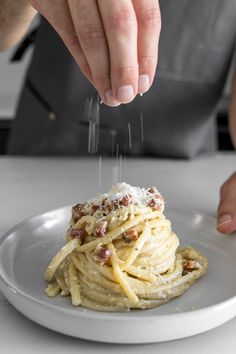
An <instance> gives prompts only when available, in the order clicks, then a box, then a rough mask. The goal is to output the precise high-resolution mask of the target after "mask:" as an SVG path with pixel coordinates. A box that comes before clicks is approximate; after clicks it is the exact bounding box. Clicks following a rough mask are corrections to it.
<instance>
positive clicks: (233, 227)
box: [217, 173, 236, 234]
mask: <svg viewBox="0 0 236 354" xmlns="http://www.w3.org/2000/svg"><path fill="white" fill-rule="evenodd" d="M217 214H218V215H217V219H218V220H217V224H218V225H217V229H218V230H219V231H220V232H222V233H227V234H229V233H232V232H234V231H236V173H234V174H233V175H232V176H231V177H230V178H229V179H228V180H227V181H226V182H225V183H224V184H223V186H222V187H221V190H220V203H219V207H218V213H217Z"/></svg>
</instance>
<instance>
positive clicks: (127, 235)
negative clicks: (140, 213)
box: [122, 229, 138, 243]
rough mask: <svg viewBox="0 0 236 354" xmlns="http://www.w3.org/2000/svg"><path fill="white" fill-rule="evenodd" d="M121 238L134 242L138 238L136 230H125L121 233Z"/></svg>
mask: <svg viewBox="0 0 236 354" xmlns="http://www.w3.org/2000/svg"><path fill="white" fill-rule="evenodd" d="M122 238H123V240H124V241H125V242H130V243H131V242H134V241H136V240H137V239H138V231H136V230H132V229H130V230H127V231H125V232H124V233H123V234H122Z"/></svg>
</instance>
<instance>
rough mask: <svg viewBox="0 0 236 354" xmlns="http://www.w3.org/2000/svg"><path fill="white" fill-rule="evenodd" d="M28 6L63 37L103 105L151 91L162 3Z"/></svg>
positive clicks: (86, 0)
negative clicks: (160, 5)
mask: <svg viewBox="0 0 236 354" xmlns="http://www.w3.org/2000/svg"><path fill="white" fill-rule="evenodd" d="M29 3H30V4H31V5H32V6H33V7H34V8H35V9H36V10H37V11H38V12H40V13H41V14H42V15H43V16H44V17H45V18H46V19H47V20H48V21H49V23H50V24H51V25H52V26H53V27H54V29H55V30H56V31H57V32H58V34H59V35H60V36H61V38H62V40H63V41H64V43H65V45H66V46H67V48H68V49H69V51H70V52H71V54H72V55H73V57H74V59H75V60H76V62H77V63H78V64H79V66H80V69H81V70H82V72H83V73H84V75H85V76H86V77H87V78H88V79H89V80H90V81H91V83H92V84H93V85H94V86H95V87H96V89H97V90H98V92H99V94H100V96H101V99H102V100H103V101H104V103H106V104H108V105H110V106H117V105H119V104H120V103H128V102H131V101H132V100H133V99H134V97H135V96H136V95H137V93H144V92H146V91H147V90H148V89H149V88H150V86H151V84H152V81H153V79H154V75H155V70H156V65H157V53H158V41H159V34H160V27H161V20H160V10H159V3H158V0H118V1H114V0H50V1H48V0H29ZM55 60H58V58H55ZM65 70H66V68H65Z"/></svg>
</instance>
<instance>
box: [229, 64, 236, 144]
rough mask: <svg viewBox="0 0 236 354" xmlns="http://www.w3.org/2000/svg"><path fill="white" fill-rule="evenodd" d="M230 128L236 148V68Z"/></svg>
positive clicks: (230, 111) (231, 101)
mask: <svg viewBox="0 0 236 354" xmlns="http://www.w3.org/2000/svg"><path fill="white" fill-rule="evenodd" d="M229 128H230V135H231V139H232V142H233V145H234V147H235V148H236V70H235V73H234V78H233V84H232V94H231V100H230V110H229Z"/></svg>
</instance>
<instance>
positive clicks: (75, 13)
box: [68, 0, 119, 105]
mask: <svg viewBox="0 0 236 354" xmlns="http://www.w3.org/2000/svg"><path fill="white" fill-rule="evenodd" d="M68 4H69V8H70V12H71V16H72V20H73V24H74V28H75V31H76V33H77V36H78V38H79V42H80V45H81V47H82V50H83V53H84V55H85V57H86V59H87V62H88V64H89V68H90V71H91V75H92V80H93V83H94V84H95V86H96V88H97V90H98V91H99V93H100V96H101V99H102V101H104V102H105V103H108V104H110V105H119V103H118V102H116V101H115V100H113V97H112V95H110V96H107V99H106V98H105V92H109V91H110V90H111V82H110V64H109V53H108V48H107V42H106V36H105V33H104V29H103V25H102V22H101V18H100V14H99V10H98V8H97V3H96V1H95V0H80V1H78V0H68Z"/></svg>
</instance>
